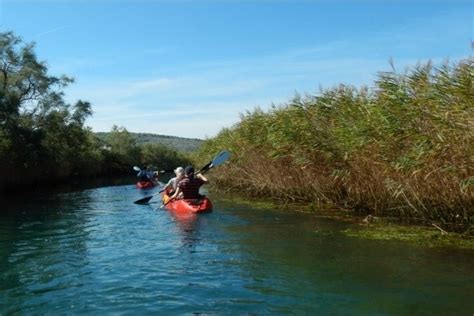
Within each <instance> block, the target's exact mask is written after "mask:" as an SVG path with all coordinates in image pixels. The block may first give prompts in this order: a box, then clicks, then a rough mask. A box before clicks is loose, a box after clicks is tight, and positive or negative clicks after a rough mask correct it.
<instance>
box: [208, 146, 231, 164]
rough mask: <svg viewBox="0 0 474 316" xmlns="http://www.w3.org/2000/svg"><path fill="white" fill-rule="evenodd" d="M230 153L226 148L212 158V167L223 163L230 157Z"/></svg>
mask: <svg viewBox="0 0 474 316" xmlns="http://www.w3.org/2000/svg"><path fill="white" fill-rule="evenodd" d="M229 156H230V153H229V152H228V151H226V150H224V151H221V152H220V153H219V154H218V155H217V156H216V157H215V158H214V159H213V160H212V167H217V166H219V165H222V164H223V163H224V162H226V161H227V160H228V159H229Z"/></svg>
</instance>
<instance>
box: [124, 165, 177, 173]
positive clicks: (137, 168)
mask: <svg viewBox="0 0 474 316" xmlns="http://www.w3.org/2000/svg"><path fill="white" fill-rule="evenodd" d="M133 170H135V171H137V172H140V171H142V169H140V167H138V166H133ZM171 171H173V170H160V171H157V172H158V173H165V172H171Z"/></svg>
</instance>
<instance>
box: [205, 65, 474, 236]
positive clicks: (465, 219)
mask: <svg viewBox="0 0 474 316" xmlns="http://www.w3.org/2000/svg"><path fill="white" fill-rule="evenodd" d="M473 73H474V71H473V60H472V59H471V58H468V59H464V60H460V61H458V62H456V63H449V62H445V63H443V64H441V65H440V66H438V67H434V66H433V65H432V64H431V63H426V64H419V65H417V66H415V67H412V68H410V69H407V70H406V71H405V72H403V73H397V72H396V71H395V70H392V71H389V72H380V73H378V75H377V80H376V81H375V83H374V86H373V87H370V88H369V87H360V88H356V87H353V86H348V85H340V86H337V87H334V88H331V89H326V90H321V91H320V92H319V93H318V94H316V95H311V94H307V95H305V96H300V95H297V96H295V97H294V98H293V99H292V100H290V101H289V102H287V103H285V104H282V105H279V106H272V108H271V109H270V110H268V111H262V110H261V109H259V108H256V109H255V110H253V111H248V112H247V113H245V114H242V115H241V119H240V122H238V123H237V124H235V125H234V126H232V127H229V128H225V129H223V130H222V131H221V132H220V133H219V134H218V135H217V136H216V137H214V138H211V139H208V140H206V142H205V143H204V145H203V146H202V148H201V151H200V152H199V153H198V155H197V156H198V157H203V156H210V155H212V154H214V153H215V152H217V151H218V150H220V149H222V148H226V149H228V150H230V151H231V152H232V154H233V155H232V160H231V163H229V164H227V165H226V166H224V167H222V169H221V170H220V172H218V173H217V172H216V173H215V174H213V177H212V179H213V181H214V183H215V184H216V186H215V187H216V188H220V189H222V190H232V191H239V192H243V193H244V194H247V195H251V196H266V197H273V198H275V199H278V200H281V201H284V202H308V203H330V204H333V205H335V206H339V207H343V208H346V209H352V210H354V211H357V212H361V213H365V214H373V215H381V216H383V215H385V216H395V217H398V218H400V219H413V218H417V219H421V220H423V221H426V222H430V221H433V222H436V223H439V224H440V225H443V227H445V228H446V229H451V230H462V231H465V230H469V229H470V230H472V228H473V222H474V88H473V80H472V79H473Z"/></svg>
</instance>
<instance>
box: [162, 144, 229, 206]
mask: <svg viewBox="0 0 474 316" xmlns="http://www.w3.org/2000/svg"><path fill="white" fill-rule="evenodd" d="M229 156H230V154H229V152H228V151H221V152H220V153H219V154H218V155H217V156H216V157H214V159H213V160H212V161H210V162H209V163H207V164H206V165H205V166H204V167H202V168H201V169H199V171H197V172H196V173H195V174H198V173H201V174H204V173H206V172H208V171H209V170H210V169H212V168H214V167H217V166H220V165H222V164H223V163H224V162H226V161H227V159H229ZM172 200H174V199H169V200H168V201H166V203H163V204H162V205H161V206H160V208H163V207H165V206H166V205H167V204H168V203H169V202H171V201H172Z"/></svg>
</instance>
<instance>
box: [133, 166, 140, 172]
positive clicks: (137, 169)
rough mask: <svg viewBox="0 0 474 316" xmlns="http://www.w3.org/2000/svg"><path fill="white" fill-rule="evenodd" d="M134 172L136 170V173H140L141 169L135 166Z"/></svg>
mask: <svg viewBox="0 0 474 316" xmlns="http://www.w3.org/2000/svg"><path fill="white" fill-rule="evenodd" d="M133 170H135V171H140V170H141V169H140V168H139V167H137V166H133Z"/></svg>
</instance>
